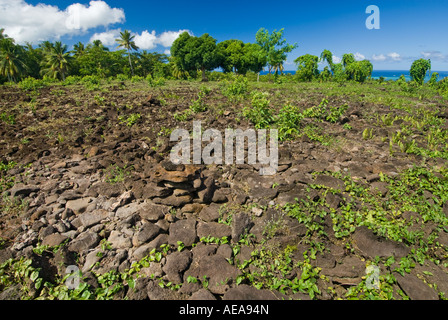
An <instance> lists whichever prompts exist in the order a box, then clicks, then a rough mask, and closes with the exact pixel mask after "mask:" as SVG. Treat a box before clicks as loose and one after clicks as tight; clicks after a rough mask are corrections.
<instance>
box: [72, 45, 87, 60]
mask: <svg viewBox="0 0 448 320" xmlns="http://www.w3.org/2000/svg"><path fill="white" fill-rule="evenodd" d="M85 50H86V48H85V46H84V43H82V42H78V43H76V44H75V45H74V46H73V52H74V54H75V56H77V57H80V56H82V55H84V53H85Z"/></svg>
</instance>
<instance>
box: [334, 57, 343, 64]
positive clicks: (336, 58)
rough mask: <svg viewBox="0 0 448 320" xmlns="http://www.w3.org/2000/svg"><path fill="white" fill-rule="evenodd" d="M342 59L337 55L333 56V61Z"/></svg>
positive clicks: (338, 61) (336, 61) (337, 61)
mask: <svg viewBox="0 0 448 320" xmlns="http://www.w3.org/2000/svg"><path fill="white" fill-rule="evenodd" d="M341 61H342V59H341V58H340V57H338V56H333V63H340V62H341Z"/></svg>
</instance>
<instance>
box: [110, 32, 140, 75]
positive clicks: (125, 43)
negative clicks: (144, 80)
mask: <svg viewBox="0 0 448 320" xmlns="http://www.w3.org/2000/svg"><path fill="white" fill-rule="evenodd" d="M134 38H135V36H133V35H131V33H130V32H129V31H128V30H124V32H120V38H118V39H115V41H117V42H118V47H119V48H120V47H123V48H125V49H126V50H128V57H129V65H130V66H131V72H132V75H134V68H133V67H132V61H131V50H138V47H137V45H136V44H135V42H134Z"/></svg>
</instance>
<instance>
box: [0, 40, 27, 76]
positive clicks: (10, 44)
mask: <svg viewBox="0 0 448 320" xmlns="http://www.w3.org/2000/svg"><path fill="white" fill-rule="evenodd" d="M25 70H26V65H25V63H24V62H23V48H22V47H21V46H19V45H15V44H14V40H12V39H10V38H5V39H2V40H0V75H2V76H5V77H7V78H8V81H14V82H16V81H17V78H18V77H19V76H20V75H22V74H23V72H24V71H25Z"/></svg>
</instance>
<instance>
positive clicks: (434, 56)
mask: <svg viewBox="0 0 448 320" xmlns="http://www.w3.org/2000/svg"><path fill="white" fill-rule="evenodd" d="M421 55H422V56H423V58H425V59H431V60H434V61H448V56H446V55H444V54H443V53H441V52H440V51H422V52H421Z"/></svg>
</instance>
